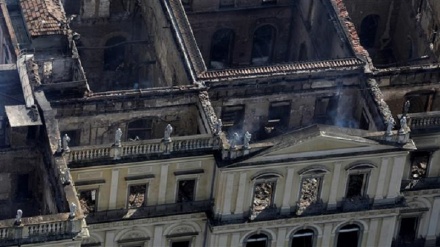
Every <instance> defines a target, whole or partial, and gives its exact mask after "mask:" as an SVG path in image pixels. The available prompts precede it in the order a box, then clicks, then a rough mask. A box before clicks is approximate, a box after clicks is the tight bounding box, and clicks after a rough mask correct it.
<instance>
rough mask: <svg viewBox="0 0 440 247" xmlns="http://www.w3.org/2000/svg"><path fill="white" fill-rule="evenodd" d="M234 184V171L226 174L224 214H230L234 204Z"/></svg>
mask: <svg viewBox="0 0 440 247" xmlns="http://www.w3.org/2000/svg"><path fill="white" fill-rule="evenodd" d="M233 186H234V173H229V174H227V175H226V191H225V197H224V202H223V210H222V214H223V216H224V215H229V214H231V204H232V195H233V193H232V188H233Z"/></svg>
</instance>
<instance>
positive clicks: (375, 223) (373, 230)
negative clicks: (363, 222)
mask: <svg viewBox="0 0 440 247" xmlns="http://www.w3.org/2000/svg"><path fill="white" fill-rule="evenodd" d="M378 227H379V219H371V221H370V226H369V230H368V234H367V236H365V237H367V238H368V239H367V246H378V245H377V239H376V238H377V229H378Z"/></svg>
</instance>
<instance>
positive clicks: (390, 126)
mask: <svg viewBox="0 0 440 247" xmlns="http://www.w3.org/2000/svg"><path fill="white" fill-rule="evenodd" d="M395 124H396V121H394V118H393V117H391V116H390V117H389V118H388V121H387V130H386V132H385V135H386V136H392V135H393V128H394V125H395Z"/></svg>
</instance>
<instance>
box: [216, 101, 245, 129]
mask: <svg viewBox="0 0 440 247" xmlns="http://www.w3.org/2000/svg"><path fill="white" fill-rule="evenodd" d="M221 119H222V122H223V130H224V131H225V132H227V133H228V135H232V134H233V133H234V132H241V130H242V128H243V121H244V106H243V105H238V106H225V107H223V109H222V117H221Z"/></svg>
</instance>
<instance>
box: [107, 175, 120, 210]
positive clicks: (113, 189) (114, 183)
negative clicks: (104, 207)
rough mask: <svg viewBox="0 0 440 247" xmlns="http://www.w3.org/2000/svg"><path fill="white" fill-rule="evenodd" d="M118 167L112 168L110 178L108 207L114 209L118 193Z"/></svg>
mask: <svg viewBox="0 0 440 247" xmlns="http://www.w3.org/2000/svg"><path fill="white" fill-rule="evenodd" d="M118 182H119V169H113V170H112V180H111V183H110V198H109V202H108V209H109V210H111V209H116V200H117V195H118Z"/></svg>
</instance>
